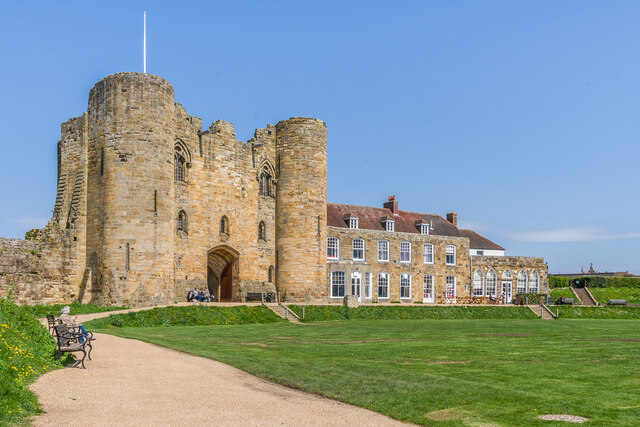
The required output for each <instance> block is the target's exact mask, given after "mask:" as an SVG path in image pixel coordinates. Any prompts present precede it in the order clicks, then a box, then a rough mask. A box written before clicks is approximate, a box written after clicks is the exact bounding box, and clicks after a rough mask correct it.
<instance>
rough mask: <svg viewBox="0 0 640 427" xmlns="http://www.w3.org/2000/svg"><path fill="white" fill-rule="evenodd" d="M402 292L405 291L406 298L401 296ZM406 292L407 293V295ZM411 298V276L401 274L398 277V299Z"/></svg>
mask: <svg viewBox="0 0 640 427" xmlns="http://www.w3.org/2000/svg"><path fill="white" fill-rule="evenodd" d="M403 291H405V292H404V293H405V295H407V296H404V297H403V296H402V294H403ZM407 291H408V293H407ZM412 298H413V292H412V289H411V275H410V274H409V273H402V274H401V275H400V299H412Z"/></svg>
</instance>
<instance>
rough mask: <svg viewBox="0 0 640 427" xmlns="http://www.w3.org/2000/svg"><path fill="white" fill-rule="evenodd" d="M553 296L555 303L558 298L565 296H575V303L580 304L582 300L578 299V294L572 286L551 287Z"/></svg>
mask: <svg viewBox="0 0 640 427" xmlns="http://www.w3.org/2000/svg"><path fill="white" fill-rule="evenodd" d="M551 297H552V298H553V302H554V303H555V302H556V301H557V300H558V298H560V297H565V298H573V299H574V300H575V303H574V304H576V305H580V300H579V299H578V297H577V296H576V294H574V293H573V291H572V290H571V288H556V289H551Z"/></svg>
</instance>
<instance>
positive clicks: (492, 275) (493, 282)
mask: <svg viewBox="0 0 640 427" xmlns="http://www.w3.org/2000/svg"><path fill="white" fill-rule="evenodd" d="M492 291H493V292H492ZM485 292H486V295H487V296H488V297H495V296H497V295H498V275H497V274H496V271H495V270H494V269H493V268H492V269H491V270H489V271H487V278H486V280H485Z"/></svg>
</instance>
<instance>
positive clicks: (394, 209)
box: [382, 196, 398, 214]
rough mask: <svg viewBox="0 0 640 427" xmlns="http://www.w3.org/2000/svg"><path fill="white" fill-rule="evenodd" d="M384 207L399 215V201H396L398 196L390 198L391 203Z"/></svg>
mask: <svg viewBox="0 0 640 427" xmlns="http://www.w3.org/2000/svg"><path fill="white" fill-rule="evenodd" d="M382 206H383V207H385V208H387V209H390V210H391V212H393V213H394V214H397V213H398V201H397V200H396V196H389V201H388V202H386V203H385V204H384V205H382Z"/></svg>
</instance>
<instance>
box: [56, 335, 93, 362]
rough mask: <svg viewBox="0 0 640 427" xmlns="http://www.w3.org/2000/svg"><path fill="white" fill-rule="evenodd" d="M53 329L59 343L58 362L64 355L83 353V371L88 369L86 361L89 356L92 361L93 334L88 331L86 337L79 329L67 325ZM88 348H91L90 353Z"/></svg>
mask: <svg viewBox="0 0 640 427" xmlns="http://www.w3.org/2000/svg"><path fill="white" fill-rule="evenodd" d="M53 329H54V330H55V332H56V340H57V342H58V360H60V357H61V356H62V353H75V352H82V369H86V368H85V366H84V359H85V357H87V356H89V360H91V350H93V346H92V345H91V341H92V340H93V333H92V332H89V331H87V332H86V335H85V334H84V333H82V331H80V329H79V328H69V326H67V325H65V324H60V325H55V326H54V327H53ZM87 347H88V348H89V352H88V353H87Z"/></svg>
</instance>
